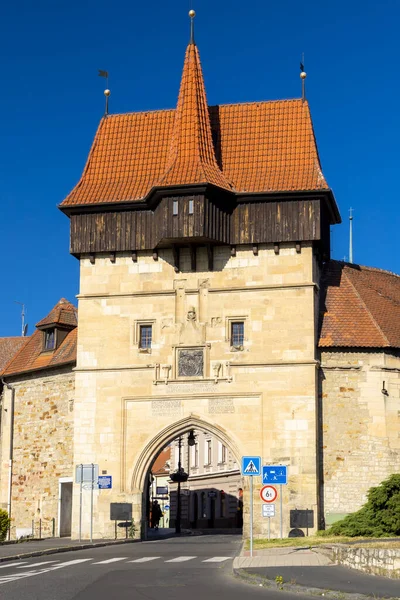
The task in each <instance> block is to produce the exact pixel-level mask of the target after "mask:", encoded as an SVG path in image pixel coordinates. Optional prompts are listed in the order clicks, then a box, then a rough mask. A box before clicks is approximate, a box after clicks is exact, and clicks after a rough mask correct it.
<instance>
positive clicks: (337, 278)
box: [319, 260, 400, 348]
mask: <svg viewBox="0 0 400 600" xmlns="http://www.w3.org/2000/svg"><path fill="white" fill-rule="evenodd" d="M321 286H322V290H321V291H322V306H321V310H320V315H321V326H320V337H319V346H320V347H321V348H329V347H335V346H336V347H340V346H347V347H349V346H352V347H369V348H390V347H391V348H400V276H398V275H395V274H394V273H389V272H388V271H382V270H380V269H374V268H371V267H363V266H360V265H354V264H347V263H342V262H338V261H333V260H332V261H329V262H328V263H327V264H326V265H325V267H324V271H323V275H322V280H321Z"/></svg>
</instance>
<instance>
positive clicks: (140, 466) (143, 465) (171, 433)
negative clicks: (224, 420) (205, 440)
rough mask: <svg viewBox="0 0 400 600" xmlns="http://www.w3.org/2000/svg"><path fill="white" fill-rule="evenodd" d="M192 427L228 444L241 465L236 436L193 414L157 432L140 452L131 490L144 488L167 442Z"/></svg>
mask: <svg viewBox="0 0 400 600" xmlns="http://www.w3.org/2000/svg"><path fill="white" fill-rule="evenodd" d="M191 429H203V430H206V431H207V432H209V433H211V434H212V435H214V436H215V437H216V438H217V439H219V440H220V441H221V442H222V443H223V444H224V445H225V446H227V447H228V448H229V449H230V450H231V451H232V452H233V454H234V456H235V458H236V461H237V463H238V465H239V466H240V459H241V452H240V450H239V445H238V443H237V441H236V439H235V437H234V436H233V435H232V434H230V433H228V432H227V431H226V430H225V429H223V428H222V427H220V426H219V425H216V424H215V423H211V422H209V421H206V420H205V419H203V418H200V417H199V416H197V415H194V414H191V415H189V416H188V417H185V418H184V419H181V420H179V421H175V422H174V423H171V424H170V425H168V426H167V427H165V428H164V429H162V430H161V431H159V432H158V433H157V435H155V436H154V437H153V438H152V439H151V440H150V441H149V442H148V443H147V444H146V446H145V447H144V449H143V450H142V452H141V453H140V455H139V457H138V459H137V460H136V464H135V467H134V470H133V474H132V481H131V490H132V491H137V490H140V491H142V490H144V489H145V481H146V477H147V475H148V472H149V470H150V468H151V466H152V464H153V463H154V461H155V460H156V458H157V456H158V454H159V453H160V452H161V450H162V449H163V448H165V446H167V444H169V443H171V442H172V441H173V440H174V439H176V438H177V437H179V436H180V435H184V434H185V433H187V432H189V431H190V430H191Z"/></svg>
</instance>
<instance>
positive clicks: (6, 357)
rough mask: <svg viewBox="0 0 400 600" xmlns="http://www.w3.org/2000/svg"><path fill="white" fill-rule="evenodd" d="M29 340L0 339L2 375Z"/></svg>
mask: <svg viewBox="0 0 400 600" xmlns="http://www.w3.org/2000/svg"><path fill="white" fill-rule="evenodd" d="M27 339H28V338H26V337H4V338H0V374H1V373H2V371H3V369H4V368H5V367H6V365H7V364H8V363H9V362H10V360H11V359H12V358H13V357H14V356H15V354H16V353H17V352H18V350H19V349H20V348H21V346H23V345H24V344H25V343H26V341H27Z"/></svg>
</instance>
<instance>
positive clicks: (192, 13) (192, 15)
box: [189, 9, 196, 19]
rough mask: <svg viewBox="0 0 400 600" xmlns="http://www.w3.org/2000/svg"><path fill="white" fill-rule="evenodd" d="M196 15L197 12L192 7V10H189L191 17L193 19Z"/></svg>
mask: <svg viewBox="0 0 400 600" xmlns="http://www.w3.org/2000/svg"><path fill="white" fill-rule="evenodd" d="M195 16H196V13H195V11H194V10H193V9H192V10H189V17H190V18H191V19H194V18H195Z"/></svg>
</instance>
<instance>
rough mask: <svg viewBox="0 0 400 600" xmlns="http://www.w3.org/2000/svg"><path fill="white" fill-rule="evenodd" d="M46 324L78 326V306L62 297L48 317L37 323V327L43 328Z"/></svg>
mask: <svg viewBox="0 0 400 600" xmlns="http://www.w3.org/2000/svg"><path fill="white" fill-rule="evenodd" d="M46 325H61V326H65V327H76V326H77V325H78V319H77V309H76V307H75V306H74V305H73V304H71V302H68V300H66V299H65V298H61V300H59V302H58V303H57V304H56V305H55V307H54V308H53V309H52V310H51V311H50V312H49V314H48V315H47V317H45V318H44V319H42V320H41V321H39V323H37V324H36V327H39V328H43V327H44V326H46Z"/></svg>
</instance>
